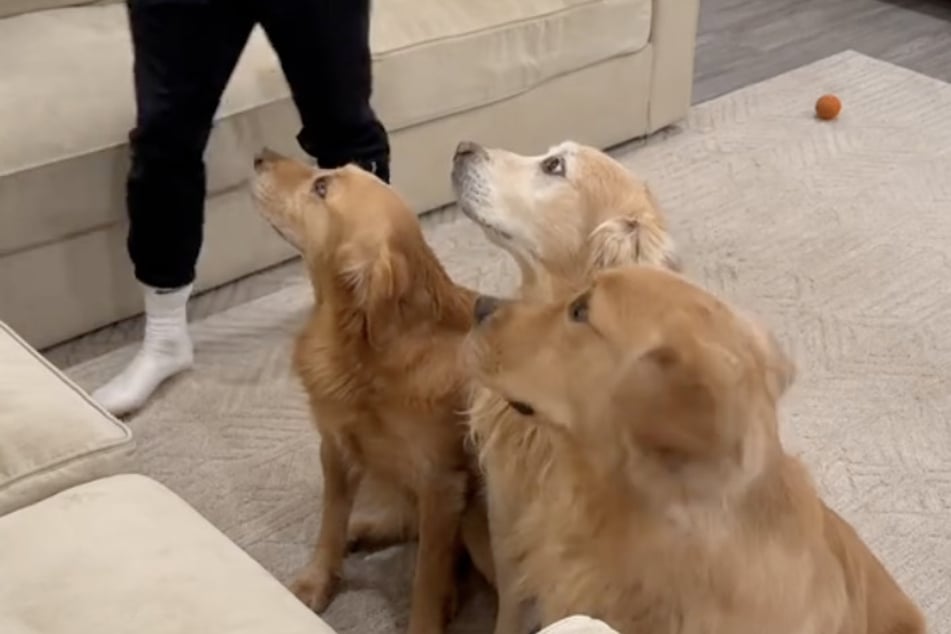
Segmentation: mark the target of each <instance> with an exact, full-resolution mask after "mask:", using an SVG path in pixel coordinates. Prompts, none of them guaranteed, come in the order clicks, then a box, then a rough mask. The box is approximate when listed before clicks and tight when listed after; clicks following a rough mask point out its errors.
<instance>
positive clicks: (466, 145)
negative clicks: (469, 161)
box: [453, 141, 485, 161]
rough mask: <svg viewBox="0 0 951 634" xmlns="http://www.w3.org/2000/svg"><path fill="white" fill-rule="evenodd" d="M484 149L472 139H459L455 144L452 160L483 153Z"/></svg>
mask: <svg viewBox="0 0 951 634" xmlns="http://www.w3.org/2000/svg"><path fill="white" fill-rule="evenodd" d="M484 152H485V150H483V149H482V146H481V145H479V144H478V143H475V142H473V141H459V145H457V146H456V153H455V155H454V156H453V159H454V160H457V161H458V160H460V159H463V158H467V157H469V156H474V155H479V154H483V153H484Z"/></svg>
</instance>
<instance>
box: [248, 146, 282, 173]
mask: <svg viewBox="0 0 951 634" xmlns="http://www.w3.org/2000/svg"><path fill="white" fill-rule="evenodd" d="M279 158H282V157H281V155H280V154H278V153H277V152H275V151H274V150H272V149H270V148H264V149H263V150H261V151H260V152H258V153H257V154H255V155H254V169H256V170H259V169H261V168H262V167H264V166H265V165H266V164H268V163H271V162H273V161H276V160H277V159H279Z"/></svg>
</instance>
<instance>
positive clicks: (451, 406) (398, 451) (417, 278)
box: [254, 151, 474, 634]
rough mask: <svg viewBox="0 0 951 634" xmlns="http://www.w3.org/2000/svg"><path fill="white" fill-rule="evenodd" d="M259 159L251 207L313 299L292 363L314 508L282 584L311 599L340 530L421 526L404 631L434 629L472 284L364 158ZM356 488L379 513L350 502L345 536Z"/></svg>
mask: <svg viewBox="0 0 951 634" xmlns="http://www.w3.org/2000/svg"><path fill="white" fill-rule="evenodd" d="M256 171H257V175H256V178H255V182H254V193H255V195H256V198H257V201H258V206H259V209H260V211H261V213H262V214H263V215H264V217H265V218H266V219H267V220H268V221H269V222H270V223H271V224H272V225H273V226H274V228H275V229H277V231H278V232H279V233H281V235H283V236H284V237H285V238H286V239H287V240H288V241H289V242H290V243H291V244H293V245H294V246H295V247H296V248H297V249H298V250H300V251H301V253H302V254H303V256H304V259H305V262H306V265H307V267H308V271H309V273H310V276H311V280H312V282H313V288H314V296H315V300H316V301H315V307H314V310H313V313H312V315H311V317H310V318H309V320H308V322H307V324H306V327H305V328H304V330H303V332H302V333H301V334H300V336H299V338H298V339H297V343H296V347H295V351H294V367H295V369H296V371H297V373H298V375H299V377H300V379H301V381H302V383H303V385H304V388H305V389H306V391H307V394H308V396H309V398H310V405H311V408H312V411H313V418H314V423H315V425H316V427H317V429H318V431H319V432H320V436H321V446H320V456H321V465H322V469H323V474H324V499H323V518H322V521H321V527H320V535H319V537H318V541H317V544H316V546H315V550H314V554H313V558H312V560H311V561H310V563H308V564H307V566H306V567H304V569H303V570H302V571H301V572H300V574H299V575H298V577H297V579H296V581H294V583H293V585H292V589H293V591H294V592H295V594H296V595H297V596H298V597H299V598H300V599H301V600H302V601H303V602H304V603H306V604H307V605H309V606H310V607H312V608H314V609H316V610H318V611H319V610H322V609H323V608H324V607H326V605H327V604H328V603H329V601H330V600H331V597H332V594H333V586H334V581H335V579H336V577H337V576H338V575H339V573H340V568H341V564H342V559H343V557H344V554H345V550H346V547H347V543H348V541H351V542H352V541H363V540H366V541H370V542H386V541H389V540H399V539H401V538H407V537H411V536H414V535H415V534H416V533H417V530H418V535H419V541H420V545H419V550H418V553H419V554H418V558H417V562H416V573H415V579H414V583H413V598H412V610H411V616H410V625H409V631H410V632H412V633H416V634H422V633H434V632H441V631H442V629H443V626H444V623H445V621H446V619H447V616H448V615H449V613H450V612H451V611H452V609H453V606H454V602H455V590H454V579H453V568H454V563H455V558H456V555H457V544H458V539H459V530H460V520H461V514H462V512H463V510H464V506H465V504H466V500H467V496H468V492H469V488H470V477H471V474H472V473H473V472H474V468H473V465H472V464H470V462H471V461H470V460H469V458H468V456H467V454H466V452H465V450H464V446H463V441H464V436H465V425H464V411H465V409H466V394H467V379H466V375H465V373H464V371H463V368H462V367H461V363H460V356H459V347H460V345H461V343H462V341H463V339H464V337H465V335H466V333H467V332H468V330H469V329H470V327H471V325H472V320H473V318H472V313H473V308H472V306H473V299H474V293H472V292H471V291H469V290H467V289H464V288H461V287H459V286H456V285H455V284H454V283H453V282H452V280H451V279H450V278H449V276H448V275H447V274H446V273H445V271H444V270H443V268H442V266H441V265H440V263H439V261H438V260H437V259H436V256H435V255H434V254H433V252H432V251H431V250H430V248H429V246H428V245H427V244H426V242H425V240H424V238H423V235H422V231H421V229H420V226H419V222H418V220H417V217H416V215H415V214H414V213H413V212H412V211H411V210H410V209H409V208H408V207H407V205H406V204H405V203H404V202H403V201H402V200H401V198H400V197H399V196H398V195H397V194H396V193H395V191H394V190H392V189H391V188H390V187H388V186H387V185H386V184H384V183H383V182H382V181H380V180H379V179H377V178H376V177H375V176H373V175H371V174H369V173H368V172H365V171H363V170H360V169H359V168H356V167H352V166H349V167H345V168H342V169H337V170H318V169H314V168H311V167H309V166H307V165H304V164H303V163H299V162H297V161H293V160H290V159H286V158H284V157H280V156H278V155H276V154H274V153H271V152H267V151H265V152H264V153H262V154H261V155H259V158H258V159H257V160H256ZM358 490H359V492H360V495H361V498H362V497H365V496H369V497H370V498H373V502H374V504H378V505H380V508H379V509H374V511H375V512H377V513H382V516H381V517H376V518H374V517H372V516H369V517H364V518H362V519H361V518H359V517H357V516H355V517H354V520H353V522H352V523H351V526H350V529H349V539H348V520H349V518H350V516H351V511H352V509H353V506H354V501H355V498H356V497H357V492H358ZM407 506H408V507H409V508H410V509H411V512H410V513H408V514H407V513H404V512H403V511H404V510H405V509H406V508H407ZM394 513H395V514H396V515H395V516H394V515H393V514H394ZM417 520H418V521H417Z"/></svg>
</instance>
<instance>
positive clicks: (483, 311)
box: [473, 295, 502, 324]
mask: <svg viewBox="0 0 951 634" xmlns="http://www.w3.org/2000/svg"><path fill="white" fill-rule="evenodd" d="M501 304H502V300H500V299H498V298H497V297H492V296H490V295H479V296H478V297H477V298H476V301H475V309H474V310H473V314H474V315H475V320H476V323H477V324H481V323H482V322H483V321H485V320H486V319H488V317H489V315H491V314H492V313H494V312H495V311H496V309H497V308H498V307H499V306H501Z"/></svg>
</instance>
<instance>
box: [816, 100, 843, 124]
mask: <svg viewBox="0 0 951 634" xmlns="http://www.w3.org/2000/svg"><path fill="white" fill-rule="evenodd" d="M841 110H842V102H841V101H839V98H838V97H836V96H835V95H822V96H821V97H819V101H817V102H816V116H817V117H819V118H820V119H822V120H823V121H829V120H831V119H835V118H836V117H838V116H839V112H840V111H841Z"/></svg>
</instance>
